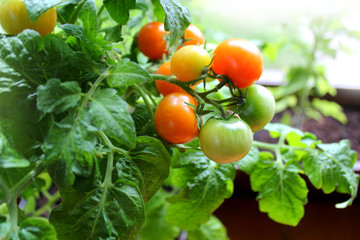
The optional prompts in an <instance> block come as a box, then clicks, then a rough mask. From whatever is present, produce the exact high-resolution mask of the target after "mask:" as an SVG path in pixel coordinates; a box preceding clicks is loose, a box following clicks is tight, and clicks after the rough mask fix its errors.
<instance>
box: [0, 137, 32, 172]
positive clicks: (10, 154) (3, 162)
mask: <svg viewBox="0 0 360 240" xmlns="http://www.w3.org/2000/svg"><path fill="white" fill-rule="evenodd" d="M29 165H30V163H29V161H28V160H27V159H25V158H24V157H22V156H21V155H20V154H19V153H18V152H17V151H16V150H15V149H14V148H13V147H12V146H11V144H10V143H9V141H8V139H7V138H6V137H5V135H4V134H3V133H2V132H0V167H1V168H23V167H28V166H29Z"/></svg>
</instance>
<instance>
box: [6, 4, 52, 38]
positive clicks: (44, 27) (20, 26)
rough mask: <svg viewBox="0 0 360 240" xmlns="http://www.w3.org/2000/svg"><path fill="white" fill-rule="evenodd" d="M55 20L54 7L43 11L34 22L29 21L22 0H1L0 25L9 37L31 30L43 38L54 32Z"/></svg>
mask: <svg viewBox="0 0 360 240" xmlns="http://www.w3.org/2000/svg"><path fill="white" fill-rule="evenodd" d="M56 20H57V14H56V10H55V8H54V7H52V8H50V9H48V10H47V11H45V12H44V13H43V14H41V15H40V16H39V18H37V19H36V20H35V21H31V20H30V18H29V15H28V12H27V10H26V7H25V3H24V0H3V1H2V2H1V3H0V24H1V26H2V28H3V29H4V30H5V31H6V32H7V33H8V34H10V35H17V34H19V33H21V32H22V31H23V30H25V29H33V30H35V31H37V32H38V33H40V35H41V36H44V35H46V34H49V33H51V32H52V31H53V30H54V28H55V26H56Z"/></svg>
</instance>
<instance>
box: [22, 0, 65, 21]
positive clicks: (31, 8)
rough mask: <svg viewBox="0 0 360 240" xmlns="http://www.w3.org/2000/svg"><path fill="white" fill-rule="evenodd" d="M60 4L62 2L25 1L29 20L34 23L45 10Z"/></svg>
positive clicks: (44, 0)
mask: <svg viewBox="0 0 360 240" xmlns="http://www.w3.org/2000/svg"><path fill="white" fill-rule="evenodd" d="M61 2H62V0H42V1H39V0H25V6H26V10H27V12H28V15H29V18H30V20H31V21H35V20H36V19H37V18H38V17H40V15H41V14H43V13H44V12H45V11H46V10H48V9H49V8H52V7H54V6H56V5H58V4H59V3H61Z"/></svg>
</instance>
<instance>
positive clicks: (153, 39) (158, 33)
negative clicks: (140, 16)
mask: <svg viewBox="0 0 360 240" xmlns="http://www.w3.org/2000/svg"><path fill="white" fill-rule="evenodd" d="M165 35H166V31H165V28H164V24H163V23H162V22H151V23H148V24H146V25H145V26H143V27H142V28H141V29H140V31H139V33H138V35H137V45H138V48H139V50H140V52H142V53H143V54H144V55H145V56H147V57H148V58H149V59H151V60H159V59H161V58H162V56H163V55H164V54H166V53H167V49H166V41H165V39H164V37H165Z"/></svg>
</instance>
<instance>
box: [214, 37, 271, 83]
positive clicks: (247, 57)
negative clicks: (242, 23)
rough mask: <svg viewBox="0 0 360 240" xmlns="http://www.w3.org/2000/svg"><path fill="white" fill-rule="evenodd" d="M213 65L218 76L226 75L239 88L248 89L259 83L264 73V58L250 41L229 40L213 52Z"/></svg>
mask: <svg viewBox="0 0 360 240" xmlns="http://www.w3.org/2000/svg"><path fill="white" fill-rule="evenodd" d="M213 56H214V60H213V62H212V64H211V67H212V69H213V71H214V72H215V73H216V74H221V75H226V76H227V77H229V78H230V79H231V81H232V82H233V83H234V85H235V86H237V87H238V88H246V87H249V86H251V85H252V84H253V83H254V82H255V81H257V80H258V79H259V78H260V76H261V74H262V72H263V65H264V63H263V57H262V55H261V52H260V51H259V49H258V48H257V47H256V46H255V45H254V44H253V43H251V42H250V41H247V40H244V39H238V38H232V39H227V40H225V41H223V42H222V43H220V44H219V45H218V46H217V47H216V48H215V50H214V52H213Z"/></svg>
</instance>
